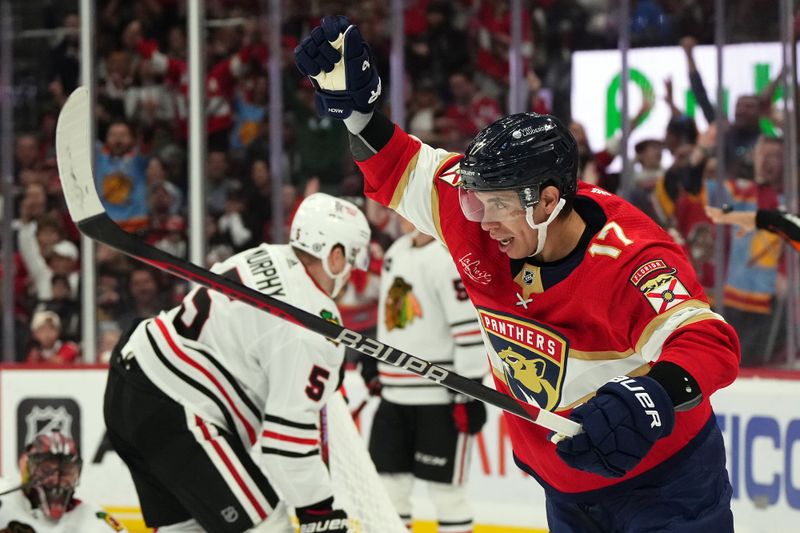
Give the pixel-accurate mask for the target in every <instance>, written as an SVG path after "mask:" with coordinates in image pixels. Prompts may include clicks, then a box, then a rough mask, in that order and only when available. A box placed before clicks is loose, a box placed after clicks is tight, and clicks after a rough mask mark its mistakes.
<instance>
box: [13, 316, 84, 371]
mask: <svg viewBox="0 0 800 533" xmlns="http://www.w3.org/2000/svg"><path fill="white" fill-rule="evenodd" d="M31 332H32V333H33V340H34V346H33V348H31V350H30V351H29V352H28V357H27V359H26V362H27V363H32V364H39V363H49V364H63V365H66V364H72V363H76V362H78V360H79V359H80V355H81V350H80V348H79V347H78V345H77V344H75V343H74V342H71V341H63V340H62V339H61V319H60V318H58V315H57V314H56V313H54V312H53V311H38V312H37V313H36V314H34V315H33V319H32V320H31Z"/></svg>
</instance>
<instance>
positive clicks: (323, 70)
mask: <svg viewBox="0 0 800 533" xmlns="http://www.w3.org/2000/svg"><path fill="white" fill-rule="evenodd" d="M294 57H295V62H296V63H297V68H298V69H299V70H300V72H301V73H302V74H303V75H305V76H309V77H310V78H311V81H312V82H313V83H314V87H315V88H316V93H317V94H316V106H317V113H318V114H319V115H320V116H330V117H333V118H338V119H345V118H347V117H349V116H350V114H351V113H352V112H353V111H359V112H361V113H369V112H370V111H372V110H373V108H374V107H375V102H376V101H377V100H378V97H379V96H380V94H381V79H380V77H379V76H378V70H377V69H376V68H375V63H374V62H373V60H372V54H371V52H370V49H369V45H367V43H366V42H365V41H364V39H363V38H362V37H361V32H360V31H358V28H357V27H356V26H354V25H352V24H350V21H349V20H347V18H345V17H342V16H336V17H324V18H323V19H322V21H321V22H320V25H319V26H317V27H316V28H314V29H313V30H311V35H309V36H308V37H306V38H305V39H303V40H302V41H301V42H300V44H299V45H298V46H297V47H296V48H295V49H294Z"/></svg>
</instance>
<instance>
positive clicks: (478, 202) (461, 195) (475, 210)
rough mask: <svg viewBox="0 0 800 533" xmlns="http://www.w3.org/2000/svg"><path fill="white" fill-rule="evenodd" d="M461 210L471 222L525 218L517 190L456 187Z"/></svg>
mask: <svg viewBox="0 0 800 533" xmlns="http://www.w3.org/2000/svg"><path fill="white" fill-rule="evenodd" d="M458 200H459V203H460V204H461V212H462V213H464V216H465V217H466V218H467V220H471V221H472V222H503V221H505V220H511V219H515V218H525V208H524V207H522V203H521V202H520V200H519V194H518V193H517V191H473V190H469V189H465V188H463V187H461V188H459V189H458Z"/></svg>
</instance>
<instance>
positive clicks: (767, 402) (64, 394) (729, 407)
mask: <svg viewBox="0 0 800 533" xmlns="http://www.w3.org/2000/svg"><path fill="white" fill-rule="evenodd" d="M105 378H106V370H105V369H103V368H100V367H94V368H91V367H90V368H83V369H58V370H57V369H28V368H24V367H14V368H5V369H0V475H2V476H11V477H13V476H17V475H18V471H17V456H18V453H19V450H20V448H21V446H22V444H23V443H24V442H25V441H26V440H27V439H29V438H30V437H31V436H32V435H33V434H35V433H36V432H38V431H41V430H43V429H45V428H49V427H54V426H58V427H61V428H63V430H64V431H65V432H68V433H70V434H71V435H72V436H73V438H75V439H76V440H78V443H79V446H80V448H81V450H82V454H83V459H84V469H83V476H82V479H81V484H80V487H79V489H78V495H79V497H82V498H84V499H87V500H91V501H94V502H97V503H100V504H102V505H104V506H107V507H108V508H109V509H110V510H112V511H115V512H117V513H118V514H119V515H120V518H121V519H123V520H126V522H127V523H128V524H129V525H130V526H133V527H134V528H137V525H138V526H140V525H141V522H140V521H139V522H137V521H136V520H137V519H138V518H139V515H138V507H137V500H136V494H135V491H134V489H133V484H132V482H131V479H130V476H129V474H128V472H127V470H126V469H125V467H124V465H123V464H122V462H121V461H120V459H119V458H118V457H117V455H116V454H115V453H114V452H113V450H111V449H110V447H109V446H108V442H107V440H106V439H105V431H104V426H103V416H102V404H103V392H104V390H105ZM347 381H348V383H349V392H350V395H351V397H354V398H355V399H354V404H356V405H357V404H358V396H359V395H360V394H361V393H362V392H361V390H360V387H359V383H360V382H359V380H358V379H357V378H356V379H348V380H347ZM713 403H714V406H715V410H716V412H717V416H718V422H719V424H720V427H721V428H722V429H723V433H724V435H725V439H726V444H727V449H728V471H729V473H730V477H731V483H732V485H733V494H734V504H733V505H734V514H735V516H736V529H737V531H738V532H744V533H747V532H756V531H758V532H767V531H768V532H776V533H777V532H784V531H785V532H789V531H796V530H797V526H796V525H797V523H798V521H800V411H798V410H797V408H796V406H797V405H800V380H794V379H782V378H777V377H769V378H755V377H742V378H739V380H738V381H737V382H736V383H734V385H732V386H731V387H729V388H727V389H725V390H723V391H720V392H718V393H717V394H716V395H715V396H714V397H713ZM373 410H374V405H372V404H371V405H369V406H368V407H367V408H366V409H364V411H363V412H362V420H361V425H362V427H363V428H364V429H365V431H368V427H369V420H370V418H371V413H372V411H373ZM470 492H471V494H472V496H473V502H474V507H475V517H476V522H477V523H478V524H481V525H483V527H479V528H476V533H490V532H494V531H514V532H519V533H523V532H531V531H542V530H545V528H546V520H545V515H544V501H543V495H542V491H541V489H540V488H539V487H538V485H537V484H536V483H535V482H534V481H533V480H532V479H530V478H529V477H527V476H526V475H524V474H523V473H522V472H520V471H519V470H517V469H516V467H515V466H514V464H513V460H512V457H511V445H510V441H509V438H508V433H507V431H506V429H505V424H504V422H503V420H502V417H500V416H499V415H498V413H497V412H496V411H494V410H490V412H489V421H488V422H487V424H486V427H485V428H484V431H483V433H482V434H481V435H480V438H479V439H478V442H477V446H476V449H475V451H474V454H473V457H472V469H471V481H470ZM415 505H417V509H418V513H417V514H418V516H420V517H422V518H423V521H422V522H421V523H420V524H419V526H420V527H418V528H416V529H415V530H416V531H430V530H431V529H430V527H426V525H427V526H429V524H425V521H424V519H425V518H431V517H432V516H433V513H432V509H431V508H430V507H429V504H428V503H427V498H426V497H425V493H424V490H422V489H420V490H418V491H417V493H416V495H415ZM766 524H769V526H768V529H765V525H766ZM490 525H491V526H494V527H489V526H490ZM511 527H513V528H514V529H510V528H511ZM517 528H519V529H517Z"/></svg>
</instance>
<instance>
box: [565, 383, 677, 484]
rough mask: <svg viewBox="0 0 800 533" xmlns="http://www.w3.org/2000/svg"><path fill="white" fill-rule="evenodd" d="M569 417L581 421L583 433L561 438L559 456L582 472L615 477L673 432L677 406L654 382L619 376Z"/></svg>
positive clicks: (632, 466) (634, 465)
mask: <svg viewBox="0 0 800 533" xmlns="http://www.w3.org/2000/svg"><path fill="white" fill-rule="evenodd" d="M570 418H571V419H572V420H575V421H576V422H580V423H581V424H582V425H583V433H579V434H577V435H575V436H574V437H572V438H567V439H563V440H561V441H560V442H558V444H557V448H556V452H557V453H558V455H559V457H561V459H563V460H564V462H565V463H567V464H568V465H569V466H571V467H573V468H577V469H578V470H583V471H585V472H592V473H595V474H598V475H601V476H603V477H607V478H617V477H622V476H624V475H625V474H627V473H628V472H630V471H631V470H632V469H633V468H635V467H636V465H638V464H639V462H640V461H641V460H642V459H643V458H644V456H645V455H647V453H648V452H649V451H650V449H651V448H652V447H653V444H655V442H656V441H657V440H658V439H660V438H663V437H666V436H668V435H669V434H670V433H672V428H673V427H674V426H675V408H674V407H673V404H672V400H671V399H670V397H669V395H668V394H667V391H666V390H665V389H664V387H662V386H661V385H660V384H659V383H658V382H657V381H656V380H654V379H652V378H649V377H637V378H632V377H628V376H620V377H617V378H614V379H612V380H610V381H608V382H607V383H606V384H604V385H603V386H602V387H600V388H599V389H598V390H597V395H596V396H595V397H594V398H592V399H590V400H589V401H588V402H586V403H585V404H583V405H581V406H579V407H576V408H575V410H574V411H572V413H571V415H570Z"/></svg>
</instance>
